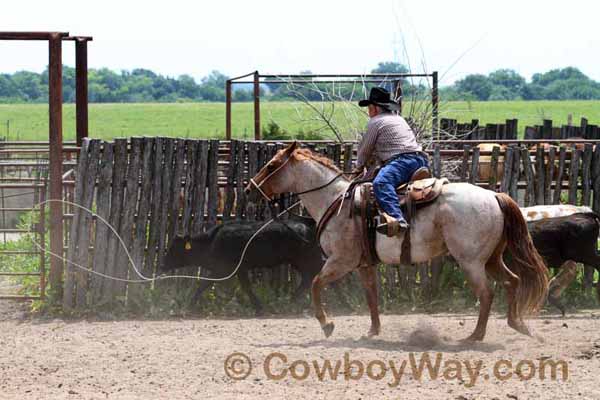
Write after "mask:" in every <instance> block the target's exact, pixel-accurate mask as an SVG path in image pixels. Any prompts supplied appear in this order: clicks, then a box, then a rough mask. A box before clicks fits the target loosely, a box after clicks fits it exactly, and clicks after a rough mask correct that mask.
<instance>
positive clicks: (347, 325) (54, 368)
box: [0, 301, 600, 400]
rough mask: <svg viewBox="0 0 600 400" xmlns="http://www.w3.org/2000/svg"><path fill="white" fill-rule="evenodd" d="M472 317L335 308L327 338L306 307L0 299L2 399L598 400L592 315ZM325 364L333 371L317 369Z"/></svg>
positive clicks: (599, 354)
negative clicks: (288, 311) (246, 314)
mask: <svg viewBox="0 0 600 400" xmlns="http://www.w3.org/2000/svg"><path fill="white" fill-rule="evenodd" d="M475 318H476V317H475V315H450V314H435V315H425V314H410V315H383V316H382V323H383V332H382V334H381V335H380V336H379V337H378V338H376V339H368V338H365V337H363V334H364V333H366V331H367V330H368V327H369V318H368V316H363V315H360V316H358V315H349V316H334V321H335V323H336V328H335V331H334V332H333V335H332V336H331V337H330V338H328V339H326V338H324V337H323V334H322V333H321V330H320V328H319V325H318V323H317V322H316V320H315V319H314V318H312V317H311V316H308V315H306V316H298V317H291V318H261V319H235V320H224V319H186V320H162V321H148V320H127V321H116V322H115V321H111V322H96V321H63V320H59V319H52V320H45V319H41V318H31V317H30V316H29V315H28V314H27V313H26V312H25V311H24V310H23V309H22V308H21V307H19V306H16V305H15V304H14V303H8V302H2V301H0V398H2V399H107V398H108V399H207V398H225V399H251V398H269V399H271V398H273V399H282V398H286V399H294V398H312V399H321V398H330V399H345V398H350V399H358V398H362V399H372V398H395V399H398V398H400V399H417V398H427V399H494V398H495V399H503V400H504V399H540V398H543V399H571V398H577V399H579V398H581V399H600V385H598V379H599V378H598V376H599V373H600V333H599V332H598V326H599V320H598V318H600V312H599V311H580V312H578V313H574V314H573V313H572V314H571V315H569V316H567V317H566V318H564V319H563V318H560V317H557V316H555V315H546V316H541V317H539V318H536V319H533V320H530V322H529V325H530V327H531V329H532V330H533V332H534V335H535V336H536V337H535V338H529V337H525V336H522V335H519V334H517V333H516V332H514V331H513V330H511V329H510V328H509V327H508V326H507V325H506V320H505V318H504V316H500V315H494V316H493V317H492V318H491V319H490V322H489V325H488V335H487V337H486V340H485V341H484V342H483V343H477V344H464V343H461V342H459V341H458V339H460V338H463V337H465V336H467V335H468V334H469V333H470V331H471V330H472V329H473V327H474V324H475ZM234 352H241V353H244V354H245V355H246V356H247V357H248V358H249V359H250V360H251V363H252V370H251V371H250V373H249V375H248V376H247V377H246V378H245V379H243V380H234V379H232V378H230V377H229V376H228V375H227V374H226V371H225V368H224V362H225V360H226V359H227V358H228V356H230V355H231V354H232V353H234ZM269 355H270V357H269ZM427 356H429V357H430V360H431V364H432V366H434V367H435V364H436V363H437V360H438V358H439V365H440V369H439V370H438V371H439V375H438V376H437V377H436V378H435V379H433V378H431V377H430V376H429V373H428V372H427V371H428V370H427V369H425V370H424V373H423V377H422V378H421V379H420V380H419V379H416V377H415V375H414V373H413V372H414V371H417V372H418V367H419V365H420V362H422V361H423V360H424V358H423V357H427ZM235 357H237V356H236V355H234V356H232V357H231V358H230V359H229V360H230V369H228V372H229V374H231V375H232V376H234V377H239V376H240V375H245V373H246V372H247V367H248V364H247V363H246V362H240V361H238V362H236V361H235ZM326 360H328V361H329V362H330V367H331V369H330V370H329V372H331V374H329V372H327V370H325V369H323V368H324V366H326V364H325V362H326ZM499 360H506V361H505V363H504V364H502V365H497V362H498V361H499ZM521 360H530V361H524V362H523V363H522V364H520V365H519V364H518V363H519V362H520V361H521ZM560 360H562V361H564V362H565V363H566V367H567V370H568V376H567V377H565V376H564V373H563V368H562V366H560V365H559V366H558V367H557V368H556V370H555V372H556V377H555V379H554V380H553V379H551V376H550V375H551V373H550V372H551V371H550V369H547V370H546V375H545V379H540V373H539V371H541V370H542V367H541V366H540V363H541V362H542V361H543V362H547V361H560ZM478 362H482V367H481V368H480V369H478V365H479V364H478ZM506 362H510V363H512V364H511V365H510V367H508V366H507V364H506ZM457 363H458V364H457ZM336 365H337V366H338V367H339V368H338V370H337V371H336V370H335V369H334V368H335V366H336ZM402 365H404V367H405V368H404V370H402ZM413 365H414V367H415V369H414V370H413V369H412V366H413ZM531 365H533V368H534V369H536V370H535V372H534V374H533V375H531V374H530V372H531V370H530V369H529V367H530V366H531ZM307 366H308V370H306V372H305V368H306V367H307ZM467 366H468V367H469V368H470V369H468V367H467ZM494 366H496V369H497V371H498V374H499V375H498V376H496V374H495V373H494V371H495V370H494ZM361 367H362V370H363V371H362V375H361ZM478 370H479V371H480V372H479V373H476V372H477V371H478ZM402 371H403V374H401V372H402ZM411 371H413V372H411ZM509 372H512V375H510V376H509V377H508V378H507V374H508V373H509ZM519 372H520V374H521V376H522V377H523V378H529V379H524V380H522V379H521V378H520V377H519V375H518V374H519ZM236 374H238V375H236ZM284 374H285V376H284ZM319 374H320V375H319ZM444 374H445V375H444ZM397 377H399V378H397ZM459 377H460V379H459ZM565 378H566V379H565Z"/></svg>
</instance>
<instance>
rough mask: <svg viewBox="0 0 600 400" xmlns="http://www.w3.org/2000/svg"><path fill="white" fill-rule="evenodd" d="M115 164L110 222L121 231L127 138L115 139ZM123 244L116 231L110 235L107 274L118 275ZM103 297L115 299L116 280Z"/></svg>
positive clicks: (106, 299)
mask: <svg viewBox="0 0 600 400" xmlns="http://www.w3.org/2000/svg"><path fill="white" fill-rule="evenodd" d="M114 160H115V162H114V164H113V178H112V191H111V194H110V217H109V220H108V222H109V223H110V225H111V226H112V227H113V228H114V229H115V230H116V231H117V232H121V212H122V209H123V194H124V189H125V173H126V172H127V139H123V138H117V139H115V141H114ZM120 246H121V244H120V243H119V241H118V239H117V237H116V236H115V234H114V233H112V232H110V233H109V235H108V250H107V252H108V260H107V267H106V274H107V275H108V276H115V277H116V276H117V264H116V263H117V260H118V258H117V252H118V249H119V247H120ZM104 287H105V290H104V292H103V296H104V297H103V298H104V300H105V301H113V300H115V295H116V293H117V292H116V291H115V288H116V287H117V286H116V281H113V280H109V281H107V282H105V286H104Z"/></svg>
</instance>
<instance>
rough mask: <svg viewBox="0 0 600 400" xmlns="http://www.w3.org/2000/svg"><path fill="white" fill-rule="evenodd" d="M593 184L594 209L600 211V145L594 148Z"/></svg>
mask: <svg viewBox="0 0 600 400" xmlns="http://www.w3.org/2000/svg"><path fill="white" fill-rule="evenodd" d="M592 186H593V189H594V202H593V206H592V209H593V210H594V211H595V212H600V146H596V148H595V149H594V156H593V159H592Z"/></svg>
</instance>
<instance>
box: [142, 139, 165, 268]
mask: <svg viewBox="0 0 600 400" xmlns="http://www.w3.org/2000/svg"><path fill="white" fill-rule="evenodd" d="M164 143H165V139H164V138H162V137H157V138H155V140H154V156H153V158H152V206H151V210H150V222H149V229H150V232H149V234H148V251H147V253H146V260H145V262H144V271H145V272H146V273H148V274H151V273H152V272H154V271H155V266H156V252H157V248H158V243H159V241H160V236H162V232H161V230H160V221H161V214H162V212H161V210H162V204H163V201H162V196H163V191H162V187H163V183H162V178H163V171H164V165H163V157H164Z"/></svg>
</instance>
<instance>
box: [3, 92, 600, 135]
mask: <svg viewBox="0 0 600 400" xmlns="http://www.w3.org/2000/svg"><path fill="white" fill-rule="evenodd" d="M317 104H318V103H317ZM409 107H410V105H409V104H406V105H405V110H407V109H408V108H409ZM344 109H345V108H344V107H337V108H336V113H337V114H336V118H337V120H338V121H339V122H340V125H341V126H342V127H344V126H346V127H349V126H354V127H356V128H359V129H360V127H361V126H362V125H363V124H362V123H360V119H359V123H349V122H348V121H347V120H346V117H345V115H344ZM346 109H347V107H346ZM232 110H233V135H234V137H236V138H240V139H242V138H248V139H250V138H253V137H254V136H253V135H254V128H253V126H254V125H253V118H254V117H253V104H252V103H233V106H232ZM353 111H355V110H353ZM569 114H571V115H572V116H573V121H574V124H576V125H578V124H579V119H580V118H581V117H586V118H588V119H589V123H590V124H600V101H489V102H464V101H460V102H444V101H443V100H442V102H441V103H440V117H444V118H454V119H458V120H459V121H460V122H464V121H471V120H472V119H479V120H480V123H482V124H485V123H500V122H503V121H504V120H505V119H507V118H518V120H519V132H520V135H522V134H523V129H524V127H525V126H526V125H535V124H541V123H542V120H543V119H552V120H554V122H555V124H556V125H560V124H563V123H566V121H567V116H568V115H569ZM261 118H262V126H263V127H266V126H267V124H268V123H269V121H275V122H276V123H277V124H278V125H279V126H280V127H281V128H282V129H284V130H286V131H288V132H292V133H297V132H299V131H304V132H309V131H314V130H316V129H318V127H320V126H321V125H322V124H320V123H318V122H315V121H314V120H311V119H313V118H314V114H311V112H310V111H309V110H308V108H307V107H306V106H305V105H303V104H301V103H299V102H267V101H263V102H262V103H261ZM359 118H360V117H359ZM362 119H363V120H364V123H366V117H364V118H362ZM7 121H9V123H8V125H7ZM224 121H225V104H224V103H146V104H131V103H122V104H90V110H89V130H90V134H91V136H92V137H94V138H101V139H105V140H109V139H112V138H115V137H130V136H145V135H147V136H168V137H185V138H223V137H224V135H225V133H224V132H225V122H224ZM63 124H64V138H65V140H74V137H75V106H74V105H73V104H65V106H64V108H63ZM47 131H48V106H47V105H45V104H0V136H6V135H7V133H8V136H9V140H17V139H18V140H47V136H48V135H47ZM324 134H326V132H324ZM350 136H351V135H350ZM327 138H329V139H332V138H333V135H329V137H327ZM349 138H351V137H349Z"/></svg>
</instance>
